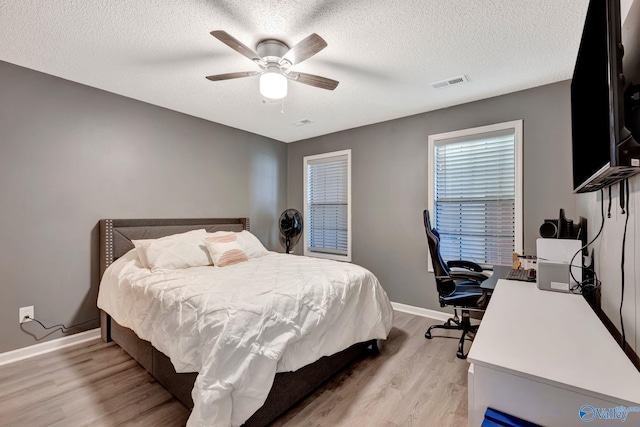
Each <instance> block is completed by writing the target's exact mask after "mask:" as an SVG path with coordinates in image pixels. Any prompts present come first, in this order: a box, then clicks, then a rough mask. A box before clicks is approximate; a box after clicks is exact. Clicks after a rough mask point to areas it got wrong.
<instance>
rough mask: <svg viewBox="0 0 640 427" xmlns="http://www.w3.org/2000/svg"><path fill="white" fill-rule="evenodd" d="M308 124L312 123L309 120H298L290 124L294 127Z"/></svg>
mask: <svg viewBox="0 0 640 427" xmlns="http://www.w3.org/2000/svg"><path fill="white" fill-rule="evenodd" d="M309 123H312V122H311V120H309V119H302V120H298V121H297V122H293V123H291V124H292V125H294V126H304V125H308V124H309Z"/></svg>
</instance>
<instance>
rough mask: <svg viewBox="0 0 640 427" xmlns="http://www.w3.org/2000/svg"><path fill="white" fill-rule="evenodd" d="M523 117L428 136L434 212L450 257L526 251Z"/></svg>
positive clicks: (487, 257)
mask: <svg viewBox="0 0 640 427" xmlns="http://www.w3.org/2000/svg"><path fill="white" fill-rule="evenodd" d="M521 153H522V120H517V121H513V122H507V123H499V124H495V125H490V126H483V127H479V128H473V129H466V130H462V131H457V132H448V133H443V134H438V135H431V136H429V166H430V171H432V172H433V173H432V180H431V181H432V182H431V185H430V186H429V212H430V213H431V218H432V224H433V226H434V227H435V228H436V229H437V230H438V233H439V234H440V252H441V254H442V257H443V258H444V259H445V260H458V259H463V260H468V261H474V262H476V263H479V264H497V265H510V264H511V262H512V255H513V253H514V252H518V253H522V247H523V244H522V235H523V232H522V155H521Z"/></svg>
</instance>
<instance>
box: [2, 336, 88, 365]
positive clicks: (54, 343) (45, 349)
mask: <svg viewBox="0 0 640 427" xmlns="http://www.w3.org/2000/svg"><path fill="white" fill-rule="evenodd" d="M95 338H100V328H95V329H90V330H88V331H84V332H79V333H77V334H73V335H69V336H67V337H62V338H58V339H55V340H51V341H47V342H43V343H40V344H35V345H30V346H29V347H24V348H19V349H17V350H11V351H7V352H5V353H0V366H2V365H6V364H9V363H13V362H17V361H19V360H23V359H28V358H30V357H34V356H39V355H41V354H45V353H49V352H51V351H54V350H59V349H61V348H65V347H69V346H71V345H75V344H80V343H83V342H85V341H90V340H92V339H95Z"/></svg>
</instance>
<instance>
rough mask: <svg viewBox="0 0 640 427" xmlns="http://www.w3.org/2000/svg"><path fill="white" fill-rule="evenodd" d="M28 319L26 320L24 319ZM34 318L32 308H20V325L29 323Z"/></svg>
mask: <svg viewBox="0 0 640 427" xmlns="http://www.w3.org/2000/svg"><path fill="white" fill-rule="evenodd" d="M26 317H28V319H25V318H26ZM33 317H34V313H33V306H32V305H30V306H29V307H20V323H24V322H31V321H32V319H33Z"/></svg>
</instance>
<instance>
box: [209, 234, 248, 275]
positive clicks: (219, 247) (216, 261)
mask: <svg viewBox="0 0 640 427" xmlns="http://www.w3.org/2000/svg"><path fill="white" fill-rule="evenodd" d="M214 234H216V233H214ZM203 241H204V243H205V245H206V246H207V249H208V250H209V254H210V255H211V259H212V260H213V265H214V266H216V267H226V266H227V265H232V264H237V263H239V262H244V261H248V258H247V254H246V253H245V252H244V250H242V246H240V244H239V243H238V237H237V235H236V233H225V234H217V235H212V236H210V237H206V238H205V239H203Z"/></svg>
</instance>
